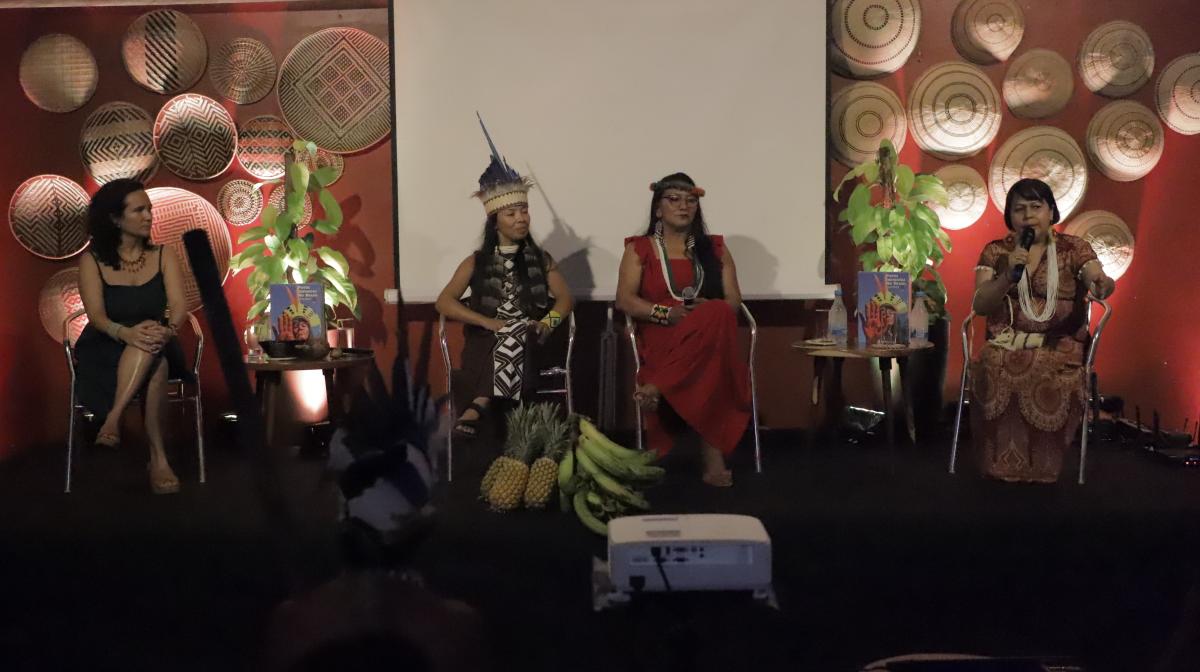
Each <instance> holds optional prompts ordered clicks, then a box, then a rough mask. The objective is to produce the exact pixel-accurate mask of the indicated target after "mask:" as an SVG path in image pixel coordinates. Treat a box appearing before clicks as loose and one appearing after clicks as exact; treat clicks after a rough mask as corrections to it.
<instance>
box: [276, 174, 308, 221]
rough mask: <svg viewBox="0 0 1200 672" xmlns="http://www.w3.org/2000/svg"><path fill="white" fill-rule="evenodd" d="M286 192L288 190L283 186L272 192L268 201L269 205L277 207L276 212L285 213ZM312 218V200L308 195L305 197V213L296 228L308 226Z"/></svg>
mask: <svg viewBox="0 0 1200 672" xmlns="http://www.w3.org/2000/svg"><path fill="white" fill-rule="evenodd" d="M285 191H286V190H285V189H284V188H283V185H282V184H277V185H275V188H274V189H272V190H271V197H270V198H268V199H267V204H268V205H273V206H275V210H276V211H278V212H283V205H284V203H283V198H284V194H285ZM312 218H313V205H312V198H311V197H309V195H308V194H305V195H304V213H303V214H302V215H300V221H299V222H298V223H297V224H296V228H300V227H304V226H308V225H309V224H311V223H312Z"/></svg>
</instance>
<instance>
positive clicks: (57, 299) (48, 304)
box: [38, 266, 88, 343]
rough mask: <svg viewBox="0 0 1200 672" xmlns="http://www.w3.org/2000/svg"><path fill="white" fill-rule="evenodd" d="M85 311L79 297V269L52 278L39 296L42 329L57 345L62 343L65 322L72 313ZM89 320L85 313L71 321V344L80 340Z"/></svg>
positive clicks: (58, 273)
mask: <svg viewBox="0 0 1200 672" xmlns="http://www.w3.org/2000/svg"><path fill="white" fill-rule="evenodd" d="M82 309H83V299H82V298H80V297H79V269H78V268H76V267H74V266H72V267H71V268H64V269H63V270H61V271H59V272H57V273H55V274H54V275H52V276H50V279H49V280H47V281H46V284H44V285H42V291H41V292H40V293H39V294H38V317H40V318H41V319H42V328H43V329H45V330H46V333H47V334H49V336H50V338H53V339H54V342H55V343H62V340H63V321H64V320H66V319H67V317H68V316H70V315H71V314H72V313H74V312H75V311H77V310H82ZM87 323H88V318H87V314H86V313H84V314H83V315H80V316H79V317H77V318H75V319H74V320H72V321H71V332H70V333H71V342H72V343H74V342H75V341H76V340H78V339H79V334H81V333H82V332H83V328H84V327H86V326H87Z"/></svg>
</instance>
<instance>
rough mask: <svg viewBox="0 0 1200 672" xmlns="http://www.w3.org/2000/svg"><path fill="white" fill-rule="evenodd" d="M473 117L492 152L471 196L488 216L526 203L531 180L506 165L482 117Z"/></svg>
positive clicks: (531, 183) (477, 114) (477, 115)
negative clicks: (476, 189)
mask: <svg viewBox="0 0 1200 672" xmlns="http://www.w3.org/2000/svg"><path fill="white" fill-rule="evenodd" d="M475 116H476V117H477V118H478V119H479V127H480V128H482V129H483V137H485V138H487V143H488V148H489V149H491V151H492V160H491V162H490V163H488V167H487V169H486V170H484V171H483V174H482V175H480V176H479V191H476V192H475V193H474V194H472V195H473V196H474V197H475V198H478V199H479V200H480V201H482V202H483V209H484V210H485V211H486V212H487V214H489V215H490V214H492V213H493V212H496V211H497V210H503V209H504V208H508V207H511V206H514V205H520V204H522V203H528V202H529V196H528V194H529V190H530V188H532V187H533V180H530V179H529V178H527V177H521V175H520V174H519V173H517V171H515V170H513V169H512V167H511V166H509V165H508V162H507V161H505V160H504V158H503V157H502V156H500V152H499V151H498V150H497V149H496V143H494V142H492V136H491V134H490V133H488V130H487V126H485V125H484V124H483V117H481V116H479V113H478V112H476V113H475Z"/></svg>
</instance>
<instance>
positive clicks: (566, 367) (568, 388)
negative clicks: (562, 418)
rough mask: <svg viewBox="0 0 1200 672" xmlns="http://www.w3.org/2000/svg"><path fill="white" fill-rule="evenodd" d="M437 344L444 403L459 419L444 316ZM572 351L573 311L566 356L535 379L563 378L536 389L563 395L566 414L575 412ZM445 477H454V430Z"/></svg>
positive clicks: (450, 434)
mask: <svg viewBox="0 0 1200 672" xmlns="http://www.w3.org/2000/svg"><path fill="white" fill-rule="evenodd" d="M438 343H439V345H440V346H441V349H442V364H443V365H445V368H446V399H447V400H448V401H447V403H446V408H447V413H448V414H449V415H450V418H451V422H454V421H456V420H457V419H458V411H457V409H456V408H455V406H454V381H453V378H454V368H453V364H452V363H451V361H450V344H449V341H448V340H447V338H446V316H445V315H439V316H438ZM574 352H575V311H571V312H570V313H569V314H568V315H567V355H566V361H564V362H563V365H562V366H551V367H548V368H545V369H542V370H540V371H538V378H539V379H541V378H553V377H555V376H561V377H562V387H557V388H553V389H549V390H543V389H538V390H537V391H536V392H535V393H536V394H539V395H541V394H561V395H563V396H564V397H565V398H566V402H567V413H574V412H575V393H574V388H573V387H572V385H571V358H572V356H573V355H574ZM446 480H447V481H453V480H454V431H453V430H451V431H449V432H446Z"/></svg>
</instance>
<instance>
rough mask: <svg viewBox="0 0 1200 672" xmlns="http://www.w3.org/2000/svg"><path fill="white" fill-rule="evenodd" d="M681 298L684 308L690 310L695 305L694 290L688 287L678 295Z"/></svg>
mask: <svg viewBox="0 0 1200 672" xmlns="http://www.w3.org/2000/svg"><path fill="white" fill-rule="evenodd" d="M679 295H680V296H682V297H683V305H684V307H685V308H691V307H692V305H693V304H694V303H696V288H695V287H692V286H691V285H688V286H687V287H684V288H683V291H682V292H680V293H679Z"/></svg>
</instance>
